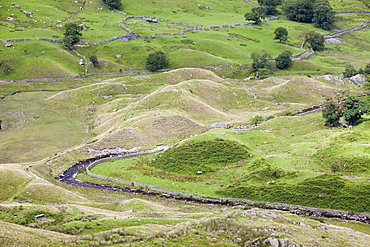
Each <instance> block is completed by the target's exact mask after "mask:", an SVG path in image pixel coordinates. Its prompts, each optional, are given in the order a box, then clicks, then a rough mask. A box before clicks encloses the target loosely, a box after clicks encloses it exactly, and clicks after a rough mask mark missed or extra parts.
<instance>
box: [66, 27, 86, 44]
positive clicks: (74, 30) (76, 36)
mask: <svg viewBox="0 0 370 247" xmlns="http://www.w3.org/2000/svg"><path fill="white" fill-rule="evenodd" d="M81 31H82V27H81V26H78V25H77V24H76V23H67V24H66V25H65V31H64V38H63V42H64V46H65V47H66V48H71V47H72V46H73V45H74V44H77V43H78V42H79V41H80V36H82V34H81Z"/></svg>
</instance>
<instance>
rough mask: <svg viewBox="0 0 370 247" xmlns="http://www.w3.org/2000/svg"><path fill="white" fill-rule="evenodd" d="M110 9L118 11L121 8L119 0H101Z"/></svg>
mask: <svg viewBox="0 0 370 247" xmlns="http://www.w3.org/2000/svg"><path fill="white" fill-rule="evenodd" d="M103 2H104V3H106V4H107V5H108V6H109V7H111V8H112V9H119V8H120V7H121V6H122V3H121V0H103Z"/></svg>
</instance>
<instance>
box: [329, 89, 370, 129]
mask: <svg viewBox="0 0 370 247" xmlns="http://www.w3.org/2000/svg"><path fill="white" fill-rule="evenodd" d="M325 107H326V108H325V109H324V110H323V111H322V116H323V117H324V118H325V119H326V120H325V122H326V124H328V125H330V126H334V125H336V124H337V123H338V122H339V118H340V117H342V116H343V117H344V119H345V120H346V121H347V122H348V123H349V124H350V125H354V124H355V123H356V121H358V120H359V119H361V117H362V116H363V115H364V114H368V113H369V112H370V105H369V103H368V102H367V101H365V100H363V99H360V98H356V97H354V96H349V97H348V98H346V99H345V101H344V102H343V103H342V104H341V105H339V104H337V105H336V104H334V102H332V101H331V102H328V103H326V104H325Z"/></svg>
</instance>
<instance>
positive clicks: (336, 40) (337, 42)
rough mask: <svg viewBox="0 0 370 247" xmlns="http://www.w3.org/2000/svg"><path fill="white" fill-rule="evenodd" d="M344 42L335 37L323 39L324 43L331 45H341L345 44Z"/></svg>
mask: <svg viewBox="0 0 370 247" xmlns="http://www.w3.org/2000/svg"><path fill="white" fill-rule="evenodd" d="M345 43H346V42H342V41H340V40H338V39H335V38H330V39H326V40H325V44H331V45H343V44H345Z"/></svg>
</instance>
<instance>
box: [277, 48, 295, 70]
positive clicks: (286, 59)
mask: <svg viewBox="0 0 370 247" xmlns="http://www.w3.org/2000/svg"><path fill="white" fill-rule="evenodd" d="M291 55H292V52H291V51H283V52H282V53H281V54H280V55H279V56H277V58H275V62H276V67H278V69H286V68H289V67H290V66H291V65H292V59H291V58H290V56H291Z"/></svg>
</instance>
